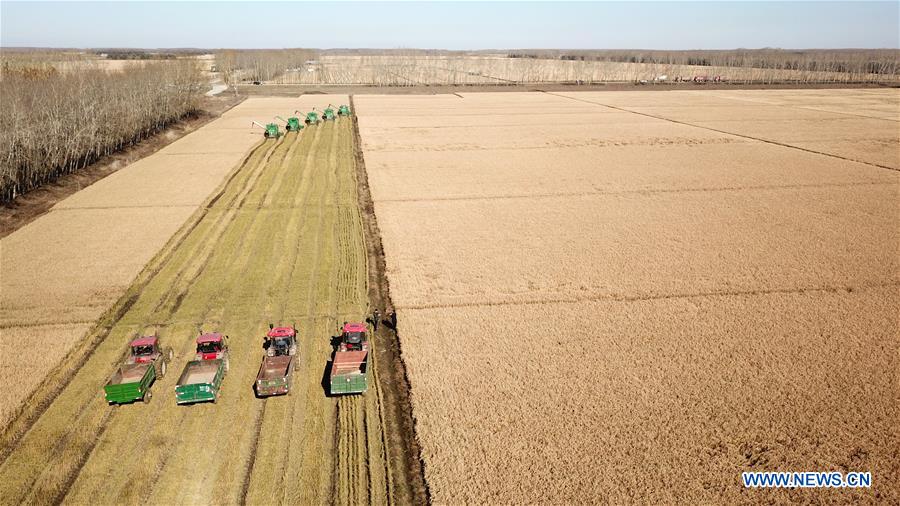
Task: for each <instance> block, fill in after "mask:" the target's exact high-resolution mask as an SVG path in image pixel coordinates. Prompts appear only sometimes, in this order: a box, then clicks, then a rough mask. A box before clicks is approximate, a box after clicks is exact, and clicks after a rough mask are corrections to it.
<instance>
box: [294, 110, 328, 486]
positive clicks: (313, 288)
mask: <svg viewBox="0 0 900 506" xmlns="http://www.w3.org/2000/svg"><path fill="white" fill-rule="evenodd" d="M326 126H327V127H328V130H329V132H327V133H328V134H329V138H328V140H327V143H326V145H325V146H324V150H325V151H327V156H328V158H329V159H330V158H331V156H332V155H331V153H332V152H333V150H334V149H335V144H336V140H337V133H338V132H337V130H336V129H335V128H334V124H333V123H325V124H323V125H320V127H321V129H322V130H325V127H326ZM320 127H317V129H318V128H320ZM317 154H319V153H315V152H311V153H310V158H309V159H308V161H309V162H310V170H311V171H313V172H315V173H320V172H321V170H322V169H321V168H320V167H319V166H318V165H317V164H314V163H312V162H314V161H317V160H316V157H315V156H314V155H317ZM314 181H319V182H321V187H319V188H318V191H319V198H318V207H317V209H318V212H317V213H316V215H317V216H316V218H317V219H316V225H315V230H316V232H315V234H314V238H313V257H312V259H311V262H310V265H312V269H311V270H310V274H309V278H308V280H307V290H306V306H307V307H306V315H307V324H308V325H307V328H308V329H309V332H308V334H309V335H310V336H311V337H312V339H311V340H310V346H309V348H310V349H309V352H308V353H307V356H308V357H309V359H310V360H309V361H308V362H307V366H308V367H307V368H306V373H307V374H306V375H307V376H308V378H306V379H307V382H308V381H309V380H310V379H311V380H313V381H315V379H316V378H318V374H317V371H316V369H317V368H316V366H315V364H316V362H313V361H312V360H313V359H314V358H317V357H318V356H319V355H320V346H321V344H318V343H319V342H320V341H319V338H318V336H317V330H318V328H317V327H318V325H317V324H318V320H317V319H316V318H315V317H314V316H312V315H315V314H317V313H318V312H319V311H318V306H319V301H318V300H317V299H316V295H317V294H318V290H317V289H318V287H319V283H320V282H321V275H320V272H321V270H322V248H323V246H322V242H323V235H324V233H325V230H326V227H325V210H326V207H325V205H326V203H327V199H328V197H329V195H330V193H331V192H330V189H331V186H330V185H329V184H328V180H327V179H325V180H323V179H322V178H321V176H320V177H318V178H314ZM326 318H329V317H326ZM317 344H318V345H317ZM306 386H307V388H306V389H304V390H303V391H304V392H306V393H307V394H311V395H312V396H316V395H317V394H318V392H316V391H315V387H314V388H313V390H312V392H310V389H309V388H308V387H309V383H307V384H306ZM309 400H310V399H306V401H307V402H306V405H307V406H309V405H310V404H311V403H310V402H309ZM314 402H319V400H318V399H316V401H314ZM295 411H296V404H295V405H294V409H293V410H292V416H293V414H294V413H295ZM306 419H307V417H306V410H302V411H301V413H300V423H299V424H298V425H299V426H300V427H302V430H303V438H302V439H301V443H302V442H303V441H305V440H307V438H308V436H309V434H310V432H312V431H313V430H315V427H314V426H313V427H310V426H309V425H308V424H307V423H306ZM292 432H293V431H292ZM293 449H294V445H293V434H292V437H291V439H290V440H289V441H288V444H287V445H286V448H285V452H284V454H283V461H282V466H281V469H282V476H281V480H282V485H283V486H282V488H281V502H282V504H291V503H294V502H296V501H298V500H300V499H299V498H301V497H302V494H303V492H304V490H302V489H301V490H291V487H290V486H289V485H291V484H294V485H296V484H297V483H298V482H297V481H294V482H293V483H292V482H291V480H290V479H289V473H290V472H294V471H293V469H294V468H293V467H292V466H291V463H292V462H294V459H291V454H292V450H293ZM303 457H304V454H303V452H301V455H300V458H299V459H296V461H297V464H296V471H295V472H296V473H297V474H298V475H303V474H312V473H315V472H316V469H313V470H311V471H310V472H309V473H304V458H303Z"/></svg>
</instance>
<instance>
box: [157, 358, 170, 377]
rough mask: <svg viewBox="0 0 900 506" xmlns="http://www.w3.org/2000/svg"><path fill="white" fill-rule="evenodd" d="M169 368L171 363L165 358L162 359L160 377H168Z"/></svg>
mask: <svg viewBox="0 0 900 506" xmlns="http://www.w3.org/2000/svg"><path fill="white" fill-rule="evenodd" d="M168 369H169V364H167V363H166V361H165V360H162V361H160V364H159V379H163V378H165V377H166V371H167V370H168Z"/></svg>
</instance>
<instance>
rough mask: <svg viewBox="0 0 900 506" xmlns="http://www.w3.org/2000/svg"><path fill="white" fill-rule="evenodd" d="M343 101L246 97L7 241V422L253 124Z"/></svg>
mask: <svg viewBox="0 0 900 506" xmlns="http://www.w3.org/2000/svg"><path fill="white" fill-rule="evenodd" d="M338 98H339V97H333V96H328V95H319V96H315V97H313V96H307V97H304V98H303V99H302V100H301V99H296V98H251V99H248V100H246V101H244V102H243V103H241V104H239V105H238V106H237V107H235V108H233V109H231V110H230V111H228V112H226V113H225V114H223V115H222V117H221V118H219V119H216V120H215V121H213V122H211V123H209V124H208V125H206V126H204V127H203V128H201V129H199V130H197V131H195V132H193V133H191V134H189V135H187V136H185V137H184V138H182V139H179V140H178V141H175V142H174V143H172V144H170V145H169V146H167V147H165V148H163V149H162V150H160V151H158V152H157V153H155V154H153V155H151V156H149V157H147V158H145V159H142V160H140V161H138V162H136V163H134V164H131V165H129V166H128V167H125V168H123V169H121V170H120V171H118V172H116V173H114V174H113V175H111V176H109V177H107V178H104V179H102V180H100V181H98V182H97V183H95V184H93V185H91V186H90V187H88V188H85V189H84V190H82V191H80V192H78V193H76V194H74V195H72V196H71V197H69V198H67V199H65V200H63V201H62V202H60V203H59V204H57V205H56V206H54V208H53V209H52V210H51V211H50V212H49V213H48V214H46V215H44V216H42V217H40V218H38V219H37V220H35V221H34V222H32V223H30V224H29V225H27V226H25V227H23V228H22V229H19V230H18V231H16V232H14V233H12V234H10V235H9V236H7V237H5V238H3V239H2V240H0V254H2V262H0V333H2V339H0V343H2V344H0V352H2V353H0V384H2V385H11V384H13V383H14V384H16V385H17V388H15V389H12V388H4V389H3V394H2V395H3V397H2V398H0V423H6V422H7V421H8V420H9V418H10V417H11V416H12V414H13V413H14V412H15V411H16V410H17V409H18V406H19V405H20V403H22V402H23V401H25V400H26V399H27V397H28V395H29V394H30V392H31V390H32V389H33V388H34V387H35V386H36V385H38V384H39V383H40V382H41V380H42V379H43V374H44V373H46V371H48V370H50V369H51V368H53V367H54V366H55V365H56V364H57V363H58V361H59V359H60V358H61V357H64V356H65V355H66V353H67V352H68V351H69V349H70V348H71V347H72V346H73V345H74V344H75V343H77V342H78V341H79V340H80V339H81V338H82V337H83V336H84V334H85V333H86V332H87V330H88V329H90V328H91V327H92V325H93V323H94V322H95V321H96V320H97V319H98V318H99V317H100V316H101V315H102V314H103V313H104V312H105V311H107V309H108V308H109V307H110V306H111V305H112V304H113V303H114V302H115V301H116V300H118V298H119V297H121V295H122V294H123V293H124V291H125V289H126V288H128V286H129V285H130V284H131V282H132V281H133V280H134V279H135V277H136V276H137V275H138V273H139V272H141V270H142V269H143V268H144V266H145V265H146V264H147V262H148V261H149V260H150V259H151V258H152V257H153V256H154V255H155V254H156V253H157V252H158V251H159V250H160V249H161V248H162V247H163V245H164V244H165V243H166V242H167V241H168V240H169V238H171V237H172V235H173V234H174V233H175V232H176V231H177V230H178V229H179V227H181V225H182V224H183V223H184V222H185V221H186V220H187V219H188V218H189V217H190V216H191V215H192V214H193V213H194V212H196V211H197V209H198V208H199V207H200V206H201V204H203V203H204V202H205V201H206V200H207V198H208V197H209V195H210V194H211V193H212V192H213V190H214V189H215V188H217V187H218V186H219V185H221V184H222V183H223V181H224V179H225V176H226V175H227V174H229V172H230V171H231V170H232V169H233V168H234V167H235V166H236V165H237V164H239V163H240V162H241V161H242V159H243V158H244V156H245V154H246V153H247V152H248V151H249V150H250V148H251V147H253V146H254V145H255V144H257V143H258V142H260V141H261V140H262V135H261V130H260V129H259V128H256V129H253V130H251V128H250V121H251V120H258V121H260V122H261V123H265V122H267V121H271V118H272V117H273V116H274V115H276V114H280V115H282V116H285V115H288V114H290V113H292V112H293V111H294V109H296V108H300V107H303V108H312V107H319V108H320V109H321V108H322V107H324V106H325V105H327V104H328V103H329V102H330V101H335V100H337V99H338ZM279 123H280V122H279ZM32 343H41V345H42V346H46V347H48V348H50V347H52V348H53V349H52V351H48V352H47V353H41V354H40V355H41V356H42V357H43V358H42V360H40V361H35V360H33V359H32V358H31V355H30V354H26V353H22V352H21V351H19V350H22V349H26V348H28V347H30V346H31V345H32ZM26 363H27V365H25V364H26ZM23 367H24V368H27V371H28V372H29V374H27V375H25V374H23Z"/></svg>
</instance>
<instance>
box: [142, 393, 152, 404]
mask: <svg viewBox="0 0 900 506" xmlns="http://www.w3.org/2000/svg"><path fill="white" fill-rule="evenodd" d="M152 397H153V392H151V391H150V390H147V391H146V392H144V396H143V397H141V400H142V401H144V404H150V399H151V398H152Z"/></svg>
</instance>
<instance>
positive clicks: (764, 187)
mask: <svg viewBox="0 0 900 506" xmlns="http://www.w3.org/2000/svg"><path fill="white" fill-rule="evenodd" d="M854 186H896V183H890V182H878V181H867V182H858V183H821V184H793V185H758V186H755V185H750V186H723V187H719V188H680V189H671V190H665V189H648V190H622V191H603V190H598V191H585V192H568V193H534V194H530V195H528V194H523V195H486V196H477V195H473V196H459V197H436V198H421V199H420V198H407V199H402V198H401V199H382V200H379V201H378V203H379V204H386V203H404V202H446V201H455V200H466V201H469V200H512V199H530V198H535V199H537V198H548V199H552V198H556V197H558V198H566V197H590V196H594V195H597V196H615V195H645V194H646V195H651V194H657V193H661V194H665V193H706V192H708V193H717V192H731V191H745V190H782V189H784V190H788V189H816V188H844V187H854Z"/></svg>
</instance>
